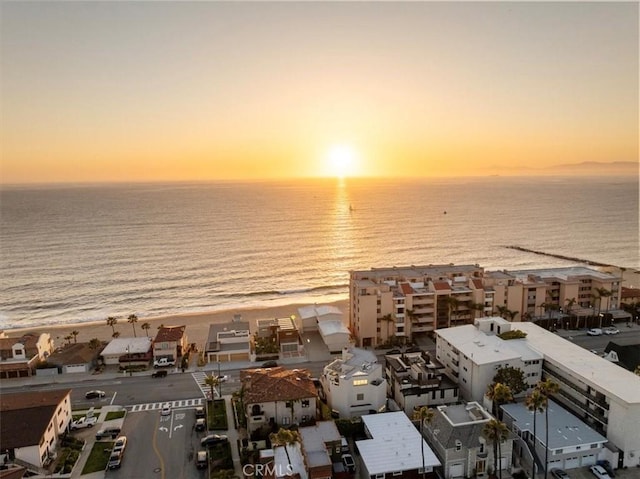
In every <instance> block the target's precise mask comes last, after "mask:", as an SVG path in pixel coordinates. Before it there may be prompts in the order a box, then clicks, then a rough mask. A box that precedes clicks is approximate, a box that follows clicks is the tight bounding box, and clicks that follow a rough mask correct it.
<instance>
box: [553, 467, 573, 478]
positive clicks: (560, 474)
mask: <svg viewBox="0 0 640 479" xmlns="http://www.w3.org/2000/svg"><path fill="white" fill-rule="evenodd" d="M551 475H552V476H553V477H555V478H556V479H570V478H569V474H567V473H566V472H565V471H564V470H563V469H551Z"/></svg>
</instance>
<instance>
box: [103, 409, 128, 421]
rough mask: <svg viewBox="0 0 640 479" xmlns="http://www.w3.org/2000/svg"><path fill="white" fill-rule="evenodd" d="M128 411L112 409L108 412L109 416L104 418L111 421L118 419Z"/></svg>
mask: <svg viewBox="0 0 640 479" xmlns="http://www.w3.org/2000/svg"><path fill="white" fill-rule="evenodd" d="M126 413H127V411H111V412H108V413H107V417H106V418H105V419H104V420H105V421H110V420H111V419H118V418H121V417H124V415H125V414H126Z"/></svg>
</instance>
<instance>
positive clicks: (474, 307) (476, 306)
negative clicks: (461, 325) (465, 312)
mask: <svg viewBox="0 0 640 479" xmlns="http://www.w3.org/2000/svg"><path fill="white" fill-rule="evenodd" d="M469 309H470V310H471V311H473V317H474V318H476V317H477V315H476V313H481V314H480V316H482V312H483V311H484V304H482V303H474V302H471V303H469Z"/></svg>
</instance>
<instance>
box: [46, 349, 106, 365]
mask: <svg viewBox="0 0 640 479" xmlns="http://www.w3.org/2000/svg"><path fill="white" fill-rule="evenodd" d="M101 349H102V346H100V347H99V348H98V349H91V347H90V346H89V343H77V344H75V343H74V344H69V345H68V346H65V347H62V348H58V349H56V350H55V351H54V352H53V353H52V354H51V355H50V356H49V357H48V358H47V362H48V363H51V364H55V365H56V366H63V365H70V364H86V363H89V362H91V361H93V360H94V359H95V358H96V357H97V356H98V354H99V353H100V350H101Z"/></svg>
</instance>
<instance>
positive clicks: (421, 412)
mask: <svg viewBox="0 0 640 479" xmlns="http://www.w3.org/2000/svg"><path fill="white" fill-rule="evenodd" d="M434 414H435V413H434V412H433V409H431V408H430V407H427V406H422V407H421V408H418V409H416V410H415V411H414V412H413V419H414V420H417V421H420V451H421V452H422V479H424V435H423V434H424V422H425V421H427V422H429V423H430V422H431V420H432V419H433V416H434Z"/></svg>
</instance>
